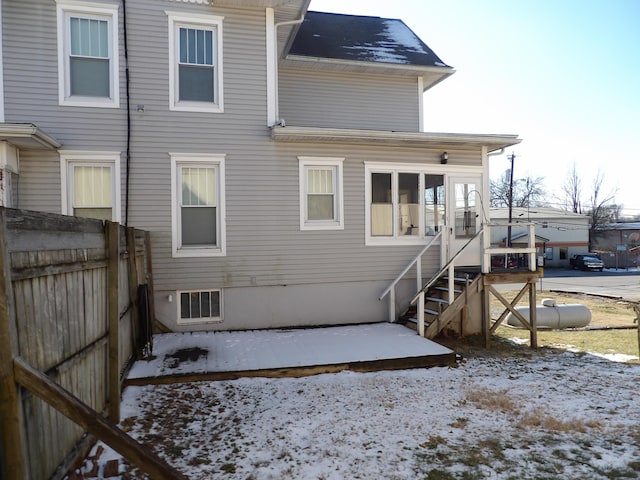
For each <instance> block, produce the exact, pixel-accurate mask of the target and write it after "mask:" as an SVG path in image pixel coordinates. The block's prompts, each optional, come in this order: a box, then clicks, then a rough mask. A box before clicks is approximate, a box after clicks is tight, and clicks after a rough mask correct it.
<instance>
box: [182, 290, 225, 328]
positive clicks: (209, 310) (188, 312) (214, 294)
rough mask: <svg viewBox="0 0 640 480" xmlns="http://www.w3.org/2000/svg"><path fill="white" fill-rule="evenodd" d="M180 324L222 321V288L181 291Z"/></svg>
mask: <svg viewBox="0 0 640 480" xmlns="http://www.w3.org/2000/svg"><path fill="white" fill-rule="evenodd" d="M178 297H179V298H180V301H179V305H178V308H179V318H178V324H182V325H184V324H190V323H206V322H221V321H222V316H221V313H220V312H221V311H222V308H221V305H222V296H221V292H220V290H200V291H190V292H179V293H178Z"/></svg>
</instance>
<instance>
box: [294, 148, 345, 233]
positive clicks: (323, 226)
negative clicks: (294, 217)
mask: <svg viewBox="0 0 640 480" xmlns="http://www.w3.org/2000/svg"><path fill="white" fill-rule="evenodd" d="M343 163H344V158H337V157H298V165H299V185H300V186H299V189H300V230H343V229H344V200H343V197H344V196H343V181H342V173H343V167H342V165H343ZM313 167H319V168H322V169H332V170H333V172H334V175H333V189H334V197H333V214H334V218H333V220H309V219H307V212H308V210H307V198H308V189H307V170H308V169H309V168H313Z"/></svg>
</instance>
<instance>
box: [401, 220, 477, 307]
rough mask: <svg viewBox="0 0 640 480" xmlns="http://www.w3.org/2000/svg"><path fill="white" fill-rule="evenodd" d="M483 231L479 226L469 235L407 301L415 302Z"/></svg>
mask: <svg viewBox="0 0 640 480" xmlns="http://www.w3.org/2000/svg"><path fill="white" fill-rule="evenodd" d="M483 231H484V229H482V228H481V229H480V230H479V231H478V232H477V233H476V234H475V235H474V236H473V237H471V238H470V239H469V241H468V242H467V243H465V244H464V245H463V246H462V248H461V249H460V250H458V251H457V252H456V254H455V255H454V256H453V257H451V258H450V259H449V261H448V262H447V263H446V264H445V265H444V266H443V267H442V268H441V269H440V270H438V272H437V273H436V274H435V275H434V276H433V277H431V280H429V281H428V282H427V283H426V284H425V286H424V287H422V288H421V289H420V291H419V292H418V293H416V294H415V296H414V297H413V298H412V299H411V301H410V302H409V305H413V304H414V303H415V302H416V300H418V297H420V295H422V294H423V293H424V292H426V291H427V290H428V289H429V288H431V287H432V286H433V285H434V284H435V283H436V282H437V281H438V279H439V278H440V277H441V276H442V275H443V274H444V272H446V271H447V270H448V269H449V267H450V266H451V265H452V264H453V262H455V260H456V259H457V258H458V257H459V256H460V254H461V253H462V252H463V251H464V249H465V248H467V247H468V246H469V245H470V244H471V242H473V241H474V240H475V239H476V238H477V237H479V236H480V235H481V234H482V232H483Z"/></svg>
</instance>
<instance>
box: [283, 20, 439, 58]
mask: <svg viewBox="0 0 640 480" xmlns="http://www.w3.org/2000/svg"><path fill="white" fill-rule="evenodd" d="M289 53H290V54H291V55H300V56H306V57H316V58H331V59H337V60H347V61H359V62H377V63H388V64H397V65H412V66H421V67H445V68H451V67H449V65H447V64H445V63H444V62H443V61H442V60H441V59H440V58H439V57H438V56H437V55H436V54H435V53H434V52H433V50H431V49H430V48H429V47H428V46H427V45H426V44H425V43H424V42H423V41H422V40H420V38H418V36H417V35H416V34H415V33H413V31H412V30H411V29H410V28H409V27H407V25H405V23H404V22H403V21H402V20H396V19H390V18H380V17H365V16H358V15H342V14H336V13H323V12H307V14H306V16H305V19H304V22H303V23H302V25H301V26H300V29H299V30H298V33H297V35H296V37H295V39H294V41H293V44H292V46H291V49H290V51H289Z"/></svg>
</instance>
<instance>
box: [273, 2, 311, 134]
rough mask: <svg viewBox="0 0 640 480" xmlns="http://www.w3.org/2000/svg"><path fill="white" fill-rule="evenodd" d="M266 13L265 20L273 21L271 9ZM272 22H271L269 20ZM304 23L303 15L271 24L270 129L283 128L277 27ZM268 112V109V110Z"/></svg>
mask: <svg viewBox="0 0 640 480" xmlns="http://www.w3.org/2000/svg"><path fill="white" fill-rule="evenodd" d="M267 11H268V12H269V11H270V12H271V13H270V14H269V13H268V14H267V19H269V18H271V19H273V8H268V9H267ZM271 21H273V20H271ZM302 22H304V14H303V15H302V16H301V17H300V18H298V19H296V20H288V21H285V22H279V23H273V39H272V42H273V46H272V53H271V55H273V59H272V60H271V61H270V62H269V64H271V65H272V68H273V72H272V74H271V75H270V78H271V79H272V81H273V90H272V95H273V102H274V105H273V112H272V113H271V112H269V114H268V116H269V117H270V118H268V124H269V126H270V127H273V126H275V125H283V126H284V120H283V119H281V118H280V99H279V90H280V86H279V80H278V63H279V62H278V28H279V27H284V26H288V25H299V24H300V23H302ZM267 36H269V30H267ZM267 55H268V56H269V55H270V54H269V52H267ZM268 110H269V109H268Z"/></svg>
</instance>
